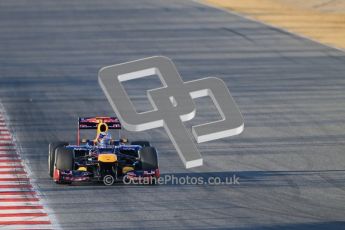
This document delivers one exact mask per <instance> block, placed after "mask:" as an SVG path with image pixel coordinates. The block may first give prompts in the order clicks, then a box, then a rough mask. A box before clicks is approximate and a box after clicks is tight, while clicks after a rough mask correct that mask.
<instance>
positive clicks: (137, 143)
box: [131, 141, 151, 147]
mask: <svg viewBox="0 0 345 230" xmlns="http://www.w3.org/2000/svg"><path fill="white" fill-rule="evenodd" d="M131 145H140V146H141V147H150V146H151V144H150V142H149V141H132V142H131Z"/></svg>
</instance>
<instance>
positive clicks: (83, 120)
mask: <svg viewBox="0 0 345 230" xmlns="http://www.w3.org/2000/svg"><path fill="white" fill-rule="evenodd" d="M100 123H105V124H107V126H108V128H109V129H121V123H120V121H119V119H118V118H117V117H79V121H78V127H79V129H97V127H98V125H99V124H100Z"/></svg>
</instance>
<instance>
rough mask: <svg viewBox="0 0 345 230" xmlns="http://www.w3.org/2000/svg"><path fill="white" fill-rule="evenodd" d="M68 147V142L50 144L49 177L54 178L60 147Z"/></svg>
mask: <svg viewBox="0 0 345 230" xmlns="http://www.w3.org/2000/svg"><path fill="white" fill-rule="evenodd" d="M66 145H68V143H67V142H63V141H58V142H52V143H49V150H48V172H49V176H50V177H53V175H54V163H55V150H56V149H57V148H58V147H61V146H66Z"/></svg>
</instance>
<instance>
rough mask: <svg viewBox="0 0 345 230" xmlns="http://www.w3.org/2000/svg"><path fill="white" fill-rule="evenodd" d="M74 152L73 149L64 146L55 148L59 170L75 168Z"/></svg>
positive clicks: (56, 164) (56, 163) (56, 165)
mask: <svg viewBox="0 0 345 230" xmlns="http://www.w3.org/2000/svg"><path fill="white" fill-rule="evenodd" d="M73 164H74V153H73V149H68V148H66V147H64V146H61V147H58V148H57V149H56V150H55V167H56V169H58V170H63V171H65V170H73Z"/></svg>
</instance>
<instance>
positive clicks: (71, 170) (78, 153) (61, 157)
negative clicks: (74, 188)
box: [48, 117, 159, 185]
mask: <svg viewBox="0 0 345 230" xmlns="http://www.w3.org/2000/svg"><path fill="white" fill-rule="evenodd" d="M84 129H89V130H90V129H94V130H96V137H95V138H94V139H91V140H89V139H82V140H80V131H81V130H84ZM113 129H115V130H119V131H120V129H121V123H120V122H119V120H118V118H116V117H83V118H79V122H78V135H77V136H78V138H77V144H76V145H70V144H68V143H67V142H53V143H50V144H49V156H48V170H49V175H50V177H52V178H53V180H54V181H55V182H56V183H57V184H71V183H72V182H91V181H99V182H103V183H104V184H105V185H112V184H114V183H116V182H124V181H127V182H130V181H138V180H145V181H146V183H145V184H155V183H156V181H157V179H158V178H159V168H158V154H157V150H156V148H154V147H152V146H151V145H150V143H149V142H148V141H133V142H131V143H130V144H128V140H126V139H123V138H122V139H120V138H119V139H118V140H115V139H112V137H111V134H110V132H109V131H110V130H113ZM119 136H120V135H119Z"/></svg>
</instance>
